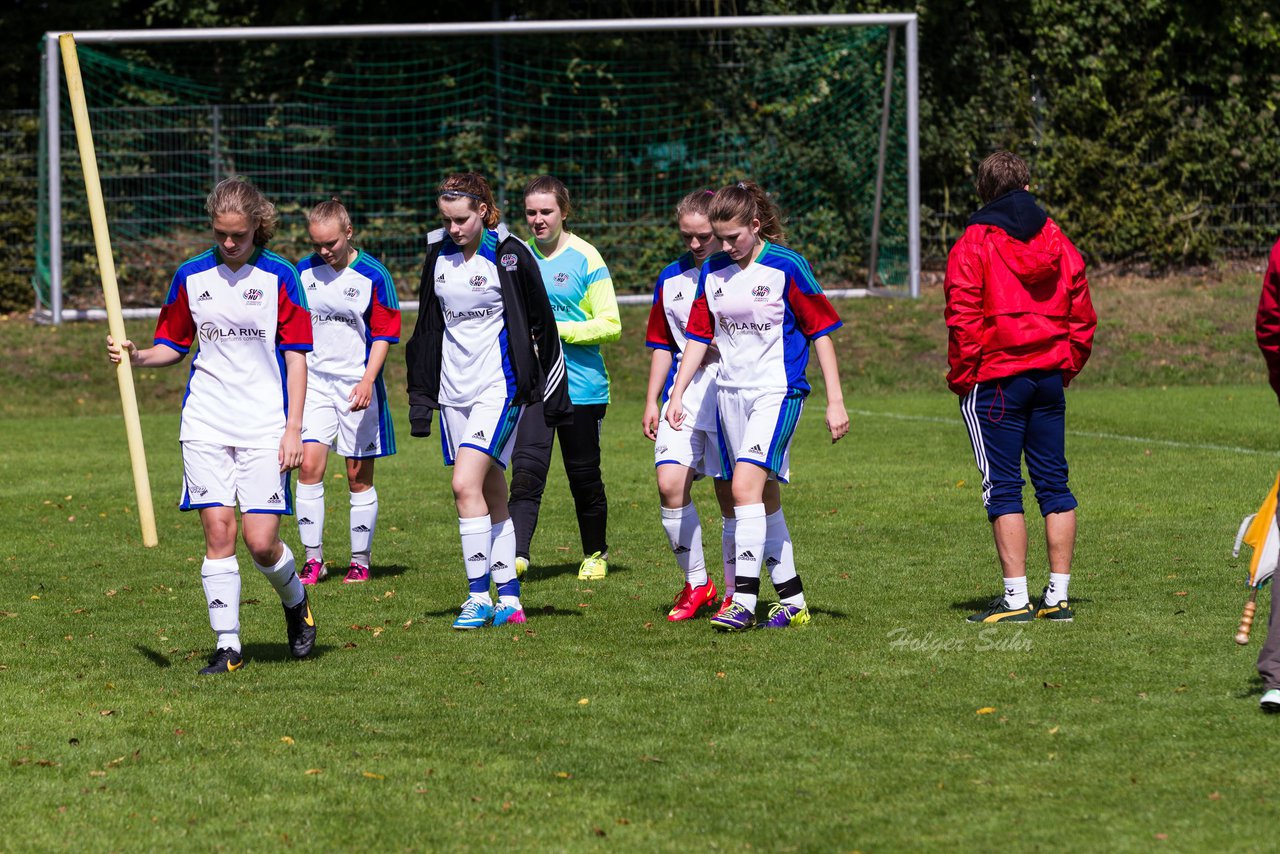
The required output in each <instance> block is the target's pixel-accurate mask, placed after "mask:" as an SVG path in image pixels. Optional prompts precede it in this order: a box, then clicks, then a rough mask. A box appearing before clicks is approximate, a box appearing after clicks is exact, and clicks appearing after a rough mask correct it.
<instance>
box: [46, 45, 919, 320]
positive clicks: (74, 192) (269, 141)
mask: <svg viewBox="0 0 1280 854" xmlns="http://www.w3.org/2000/svg"><path fill="white" fill-rule="evenodd" d="M900 41H901V40H900V39H899V42H900ZM888 44H889V31H888V29H886V28H874V27H872V28H868V27H858V28H829V29H790V30H787V29H779V30H720V31H715V32H701V31H697V32H695V31H672V32H662V33H653V32H648V33H621V34H619V33H612V34H562V35H554V36H545V35H544V36H512V35H504V36H502V37H500V38H499V37H455V38H448V39H444V38H417V39H364V40H351V41H345V40H331V41H311V42H308V41H288V42H271V43H262V42H245V43H199V42H194V43H181V44H157V45H147V46H143V47H139V46H134V47H128V48H124V47H109V46H93V47H86V46H84V45H82V46H81V47H80V63H81V68H82V73H83V76H84V80H85V90H86V95H87V98H88V101H89V107H90V117H91V123H92V126H93V133H94V141H95V146H96V149H97V157H98V163H99V172H100V175H101V181H102V187H103V192H104V195H105V198H106V207H107V217H108V221H109V225H110V228H111V237H112V245H113V248H114V251H115V256H116V263H117V268H118V272H119V279H120V285H121V293H122V298H123V299H124V301H125V304H126V305H133V306H154V305H158V304H159V302H160V301H161V299H162V297H163V294H164V291H165V288H166V287H167V285H168V281H169V277H170V275H171V274H172V271H173V269H174V267H175V266H176V265H177V264H178V263H179V262H181V260H182V259H184V258H186V257H189V256H190V255H192V254H194V253H195V252H197V251H200V250H201V249H202V248H203V247H204V246H205V245H207V243H208V242H209V240H210V236H209V234H208V223H207V218H206V216H205V213H204V197H205V195H206V194H207V193H208V191H209V189H210V188H211V187H212V185H213V184H214V183H215V182H216V181H218V180H219V179H221V178H222V177H225V176H226V175H230V174H239V175H244V176H246V177H248V178H250V179H251V180H252V181H254V183H256V184H257V185H258V186H259V187H261V188H262V189H263V191H264V192H266V193H267V195H268V196H269V197H270V198H271V199H272V200H273V201H275V203H276V204H277V206H278V207H279V208H280V209H281V211H282V214H283V217H282V223H283V224H282V227H281V229H280V231H279V232H278V235H277V238H276V239H275V241H274V242H273V243H272V248H274V249H276V250H277V251H279V252H282V253H283V254H285V255H286V256H291V257H300V256H301V255H303V254H305V253H307V252H308V251H309V246H308V245H307V243H306V234H305V227H304V226H305V212H306V210H307V209H309V208H310V206H311V205H313V204H315V203H317V202H319V201H322V200H324V199H327V198H329V197H330V196H335V195H336V196H338V197H340V198H341V199H342V200H343V202H344V203H346V204H347V206H348V207H349V208H350V209H351V211H352V215H353V219H354V220H355V224H356V231H357V242H358V243H360V244H361V245H362V246H364V247H366V248H367V249H368V250H369V251H371V252H373V253H374V254H375V255H378V256H379V257H381V258H382V260H383V261H384V263H386V265H387V266H388V268H389V269H390V270H391V271H392V273H393V275H394V276H395V277H396V280H397V283H398V287H399V290H400V292H401V295H402V296H405V297H411V296H412V295H413V294H414V292H415V291H416V287H417V274H418V268H419V266H420V264H421V259H422V253H423V249H424V237H425V235H426V233H427V232H428V231H430V230H431V229H433V228H435V227H436V226H437V223H438V213H437V211H436V209H435V192H434V188H435V187H436V185H437V184H438V183H439V181H440V180H441V178H443V177H444V176H445V175H447V174H449V173H451V172H455V171H461V170H475V171H479V172H481V173H483V174H485V175H486V176H488V177H489V179H490V182H491V183H492V184H493V186H494V187H495V191H496V192H497V194H498V197H499V204H500V206H501V207H502V208H503V210H504V212H505V218H506V220H507V222H508V224H509V225H510V227H511V228H512V230H513V231H515V232H516V233H517V234H521V235H524V234H526V233H527V232H526V231H525V228H524V219H523V216H522V203H523V198H522V195H521V190H522V188H523V186H524V185H525V183H526V182H527V181H528V180H529V179H530V178H532V177H533V176H535V175H538V174H542V173H551V174H554V175H556V176H558V177H560V178H561V179H562V180H564V181H565V183H566V184H567V185H568V187H569V189H570V192H571V194H572V196H573V200H574V204H575V207H576V211H575V214H574V217H573V219H572V221H571V223H570V226H571V228H572V229H573V230H574V231H576V232H577V233H578V234H580V235H581V236H583V237H584V238H586V239H587V240H589V241H590V242H592V243H593V244H595V245H596V246H597V247H598V248H599V249H600V251H601V253H602V255H603V256H604V258H605V261H606V262H607V263H608V264H609V266H610V269H611V271H612V273H613V277H614V281H615V283H616V286H617V288H618V290H619V291H620V292H637V293H639V292H645V291H648V290H649V289H650V288H651V287H652V282H653V280H654V278H655V277H656V275H657V273H658V271H659V270H660V269H661V268H662V267H663V265H664V264H666V263H667V262H668V261H670V260H671V259H672V258H674V257H675V256H677V255H678V254H679V253H680V251H681V250H682V247H681V245H680V242H679V239H678V235H677V233H676V230H675V228H674V221H673V209H674V206H675V204H676V202H677V201H679V199H680V198H681V197H682V196H683V195H684V194H685V193H687V192H689V191H691V190H693V189H696V188H698V187H702V186H712V187H716V186H721V185H723V184H726V183H730V182H733V181H736V180H739V179H741V178H744V177H746V178H751V179H753V180H755V181H757V182H758V183H760V184H761V186H763V187H764V188H765V189H766V190H768V191H769V192H770V193H771V194H772V195H773V196H774V198H775V199H776V200H777V201H778V203H779V205H780V206H781V208H782V210H783V213H784V215H786V217H787V226H788V240H787V242H788V244H789V245H791V246H793V247H794V248H796V249H797V250H799V251H800V252H802V253H803V254H804V255H805V256H806V257H808V258H809V259H810V261H811V262H812V263H813V265H814V268H815V271H816V272H817V275H818V278H819V281H821V282H822V283H823V285H824V286H825V287H827V288H834V287H842V286H861V285H864V284H865V283H866V281H867V263H868V256H869V249H870V243H871V235H872V229H873V219H874V218H875V211H874V198H875V186H876V174H877V161H878V158H879V148H880V127H881V118H882V112H883V103H884V94H885V76H886V68H885V65H886V60H887V46H888ZM904 54H905V51H904V50H903V49H902V47H901V44H900V43H899V45H898V49H897V51H896V52H895V60H894V66H895V67H894V68H892V69H890V77H891V79H892V85H891V98H890V101H889V103H890V116H889V121H888V128H889V134H888V137H887V146H886V158H885V169H884V182H883V194H882V195H883V202H882V209H881V211H880V217H879V221H880V230H879V241H878V247H879V253H878V264H877V271H876V272H877V277H878V279H879V280H880V282H882V283H883V284H885V285H886V286H889V287H898V288H904V287H906V286H907V278H908V271H907V192H906V182H907V178H906V148H907V146H906V134H905V112H906V100H907V99H906V89H905V82H904V81H905V64H904V62H903V55H904ZM63 98H64V105H63V108H62V110H61V116H62V128H61V129H60V132H61V134H62V157H61V161H62V162H61V163H60V164H58V167H59V168H60V171H61V176H62V195H63V198H62V205H61V211H62V224H61V234H62V241H63V252H62V259H63V302H64V305H66V306H67V307H87V306H90V305H96V304H97V303H98V302H100V296H99V286H98V279H97V273H96V261H95V257H94V250H93V237H92V233H91V230H90V227H89V218H88V213H87V205H86V203H85V198H84V184H83V175H82V173H81V170H80V164H79V156H78V152H77V149H76V147H75V140H74V131H73V128H72V125H71V118H70V110H69V108H68V107H67V106H66V104H65V98H66V96H65V93H64V95H63ZM43 165H44V168H46V169H47V168H48V166H49V164H43ZM47 207H48V205H47V199H46V200H45V204H43V205H42V206H41V215H40V219H41V227H40V229H39V230H38V236H39V243H40V245H39V246H38V247H37V253H38V260H37V270H38V272H37V277H38V278H39V277H41V276H43V277H44V281H43V282H38V283H37V291H38V293H41V295H42V298H43V300H44V302H45V304H47V303H48V299H47V294H48V286H49V282H48V275H49V274H48V270H49V264H48V261H49V248H48V247H49V239H48V238H49V225H48V223H49V219H48V210H47Z"/></svg>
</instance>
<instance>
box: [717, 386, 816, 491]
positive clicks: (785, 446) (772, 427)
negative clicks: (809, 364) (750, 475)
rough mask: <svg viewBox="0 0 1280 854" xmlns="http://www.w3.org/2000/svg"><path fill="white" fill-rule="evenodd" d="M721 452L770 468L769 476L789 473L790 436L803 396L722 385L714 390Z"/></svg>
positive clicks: (784, 478)
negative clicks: (727, 387) (728, 387)
mask: <svg viewBox="0 0 1280 854" xmlns="http://www.w3.org/2000/svg"><path fill="white" fill-rule="evenodd" d="M716 408H717V410H718V412H719V416H720V446H721V453H722V454H723V455H724V456H725V457H726V458H727V459H730V460H733V461H734V463H735V464H736V463H739V462H745V463H751V464H753V465H757V466H760V467H761V468H764V469H767V470H768V471H769V476H770V478H771V479H776V480H779V481H781V482H782V483H787V482H788V480H789V478H790V477H791V439H792V437H793V436H795V432H796V425H797V424H799V423H800V412H801V411H802V410H803V409H804V396H803V395H802V394H801V393H799V392H794V391H793V392H786V391H773V390H770V391H755V390H751V389H725V388H721V389H719V390H718V391H717V392H716Z"/></svg>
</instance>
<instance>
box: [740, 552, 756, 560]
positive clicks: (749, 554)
mask: <svg viewBox="0 0 1280 854" xmlns="http://www.w3.org/2000/svg"><path fill="white" fill-rule="evenodd" d="M755 559H756V556H755V554H753V553H752V552H750V551H745V552H743V553H742V554H740V555H738V560H755Z"/></svg>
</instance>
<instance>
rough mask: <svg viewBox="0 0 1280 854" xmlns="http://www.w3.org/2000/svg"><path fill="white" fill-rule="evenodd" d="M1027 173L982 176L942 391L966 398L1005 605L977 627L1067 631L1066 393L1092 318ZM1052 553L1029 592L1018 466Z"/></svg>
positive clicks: (955, 281) (962, 250)
mask: <svg viewBox="0 0 1280 854" xmlns="http://www.w3.org/2000/svg"><path fill="white" fill-rule="evenodd" d="M1030 181H1031V173H1030V171H1029V170H1028V168H1027V164H1026V163H1025V162H1024V161H1023V160H1022V159H1021V158H1019V157H1018V156H1016V155H1014V154H1011V153H1010V152H1008V151H997V152H996V153H994V154H992V155H991V156H990V157H988V158H987V159H986V160H983V161H982V164H981V165H980V166H979V167H978V196H979V197H980V198H981V199H982V203H983V207H982V208H981V209H980V210H979V211H978V212H977V213H976V214H974V215H973V216H972V217H971V218H970V219H969V224H968V227H967V228H965V232H964V234H963V235H962V236H961V237H960V240H959V241H957V242H956V245H955V246H954V247H952V249H951V254H950V256H949V257H948V259H947V278H946V283H945V286H944V287H945V289H946V296H947V310H946V318H947V330H948V337H949V340H948V345H947V357H948V361H949V363H950V367H951V370H950V371H949V372H948V373H947V384H948V385H949V386H951V390H952V391H954V392H955V393H956V394H958V395H960V411H961V413H962V414H963V415H964V422H965V426H966V427H967V428H968V430H969V439H970V441H971V442H972V443H973V455H974V459H975V460H976V461H977V463H978V470H979V471H980V472H981V473H982V503H983V504H984V505H985V506H986V508H987V518H988V519H989V520H990V522H991V528H992V532H993V533H994V535H995V541H996V551H997V553H998V554H999V556H1000V568H1001V571H1002V573H1003V576H1004V594H1003V595H1002V596H1000V597H997V598H996V599H995V600H994V601H992V603H991V605H990V607H988V608H987V610H985V611H982V612H980V613H977V614H974V615H973V616H971V617H969V620H970V621H971V622H981V623H995V622H1005V621H1011V622H1023V621H1028V620H1032V619H1035V618H1036V617H1043V618H1045V619H1050V620H1059V621H1068V620H1071V619H1072V618H1073V616H1074V614H1073V613H1072V611H1071V608H1070V606H1069V605H1068V603H1067V583H1068V581H1069V580H1070V577H1071V558H1072V553H1073V552H1074V550H1075V540H1076V513H1075V508H1076V499H1075V496H1074V495H1072V494H1071V489H1070V488H1069V487H1068V486H1067V458H1066V453H1065V450H1064V444H1065V443H1064V432H1065V429H1064V425H1065V414H1066V398H1065V396H1064V395H1063V389H1064V388H1065V387H1066V386H1067V384H1068V383H1070V382H1071V380H1072V378H1074V377H1075V375H1076V374H1078V373H1079V372H1080V369H1081V368H1083V367H1084V363H1085V361H1086V360H1087V359H1088V358H1089V351H1090V349H1091V348H1092V346H1093V332H1094V328H1095V327H1096V325H1097V315H1095V314H1094V311H1093V304H1092V302H1090V300H1089V283H1088V281H1086V279H1085V275H1084V261H1083V260H1082V259H1081V257H1080V253H1079V252H1077V251H1076V248H1075V247H1074V246H1072V245H1071V241H1070V240H1068V239H1067V236H1066V235H1065V234H1063V233H1062V230H1061V229H1059V228H1058V226H1057V224H1056V223H1055V222H1054V221H1053V220H1051V219H1049V217H1048V215H1047V214H1046V213H1045V212H1044V211H1043V210H1041V209H1040V208H1039V206H1037V205H1036V202H1035V198H1034V197H1033V196H1032V195H1031V194H1030V193H1029V192H1027V188H1028V185H1029V184H1030ZM1024 456H1025V458H1026V461H1027V472H1028V474H1030V475H1031V482H1032V484H1033V485H1034V486H1035V490H1036V501H1037V503H1038V504H1039V505H1040V513H1041V514H1042V515H1043V516H1044V524H1045V539H1046V540H1047V542H1048V549H1049V584H1048V586H1047V587H1046V588H1045V589H1044V592H1043V595H1042V596H1041V598H1040V601H1039V602H1033V601H1032V600H1031V599H1030V597H1029V595H1028V592H1027V528H1026V521H1025V519H1024V517H1023V512H1022V487H1023V485H1024V482H1023V480H1022V460H1023V457H1024Z"/></svg>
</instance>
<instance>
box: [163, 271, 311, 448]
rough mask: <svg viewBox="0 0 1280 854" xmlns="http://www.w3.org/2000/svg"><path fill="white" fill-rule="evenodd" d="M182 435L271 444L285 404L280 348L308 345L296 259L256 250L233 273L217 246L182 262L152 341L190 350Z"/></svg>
mask: <svg viewBox="0 0 1280 854" xmlns="http://www.w3.org/2000/svg"><path fill="white" fill-rule="evenodd" d="M197 339H198V340H199V342H200V344H199V348H198V349H197V351H196V354H195V356H193V357H192V359H191V376H190V377H189V378H188V380H187V391H186V395H185V396H184V397H183V400H182V427H181V431H180V433H179V436H178V438H179V440H180V441H183V442H188V441H203V442H216V443H218V444H222V445H228V446H232V447H237V448H275V447H278V446H279V444H280V437H281V436H283V435H284V422H285V414H286V411H287V409H288V400H287V389H286V384H285V368H284V351H285V350H299V351H302V352H306V351H308V350H310V349H311V318H310V315H309V314H308V313H307V303H306V298H305V297H303V296H302V290H301V288H300V287H299V286H298V274H297V272H296V271H295V270H294V268H293V265H292V264H290V263H289V262H288V261H286V260H285V259H283V258H281V257H280V256H279V255H277V254H275V253H274V252H271V251H269V250H267V249H259V250H258V251H257V252H255V253H254V255H253V256H252V257H251V258H250V259H249V260H248V261H246V262H245V263H244V265H243V266H242V267H240V269H238V270H235V271H234V272H233V271H232V270H231V269H230V268H228V267H227V266H226V265H225V264H223V263H222V262H221V257H220V256H219V254H218V251H217V249H216V248H214V249H210V250H209V251H207V252H204V253H201V254H200V255H197V256H196V257H194V258H191V259H189V260H187V261H184V262H183V263H182V265H181V266H179V267H178V271H177V272H176V273H174V275H173V282H172V283H171V284H170V285H169V293H168V294H167V295H166V296H165V301H164V306H163V307H162V308H161V309H160V320H159V321H158V322H157V324H156V337H155V343H156V344H158V345H159V344H163V345H165V346H167V347H172V348H173V349H175V350H177V351H178V352H179V353H182V354H184V355H185V354H186V353H188V352H190V350H191V346H192V344H194V343H195V342H196V340H197Z"/></svg>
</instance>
